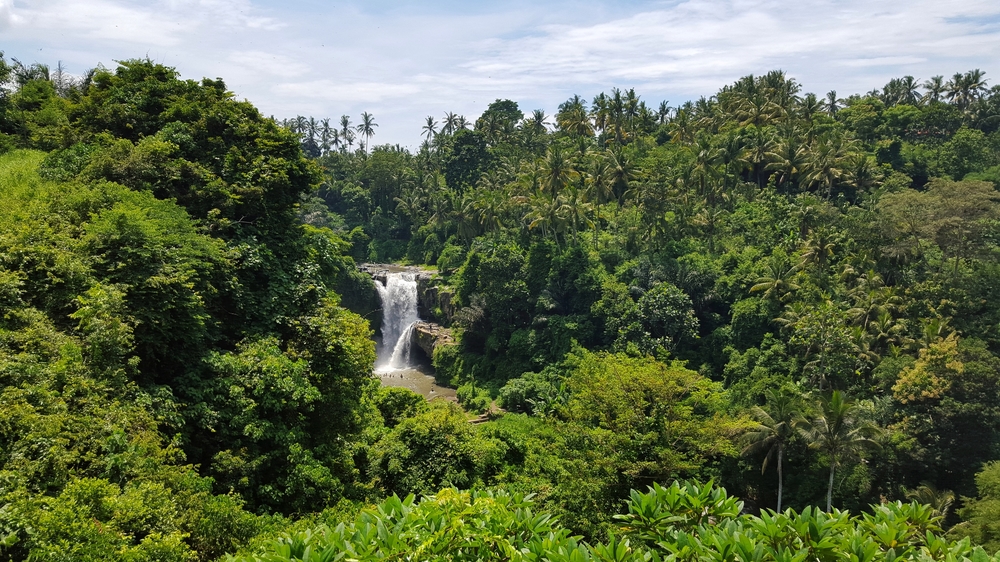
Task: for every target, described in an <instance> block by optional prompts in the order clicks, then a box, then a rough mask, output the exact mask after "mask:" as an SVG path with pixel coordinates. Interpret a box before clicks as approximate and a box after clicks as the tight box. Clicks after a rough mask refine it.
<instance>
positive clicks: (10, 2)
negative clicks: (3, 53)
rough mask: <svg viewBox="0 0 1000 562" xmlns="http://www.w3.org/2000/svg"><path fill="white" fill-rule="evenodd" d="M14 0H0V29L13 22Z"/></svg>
mask: <svg viewBox="0 0 1000 562" xmlns="http://www.w3.org/2000/svg"><path fill="white" fill-rule="evenodd" d="M13 10H14V0H0V30H3V29H7V28H8V27H10V26H11V25H12V24H13V23H14V14H13Z"/></svg>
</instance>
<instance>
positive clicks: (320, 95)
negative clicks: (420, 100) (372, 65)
mask: <svg viewBox="0 0 1000 562" xmlns="http://www.w3.org/2000/svg"><path fill="white" fill-rule="evenodd" d="M273 90H274V92H275V93H277V94H280V95H284V96H289V97H292V98H300V99H301V98H305V99H314V100H321V101H326V102H332V103H355V102H367V103H378V102H381V101H386V100H398V99H401V98H405V97H407V96H412V95H414V94H417V93H419V92H420V91H421V88H420V86H418V85H416V84H393V83H388V82H343V83H341V82H334V81H332V80H314V81H310V82H289V83H284V84H279V85H277V86H275V87H274V89H273Z"/></svg>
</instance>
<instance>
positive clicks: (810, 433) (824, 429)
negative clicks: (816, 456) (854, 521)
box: [796, 390, 882, 511]
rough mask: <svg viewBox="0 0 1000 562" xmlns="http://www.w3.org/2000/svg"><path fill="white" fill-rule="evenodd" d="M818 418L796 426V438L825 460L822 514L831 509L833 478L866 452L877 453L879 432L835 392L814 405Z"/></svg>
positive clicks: (845, 398) (843, 396) (850, 403)
mask: <svg viewBox="0 0 1000 562" xmlns="http://www.w3.org/2000/svg"><path fill="white" fill-rule="evenodd" d="M817 406H818V409H819V415H817V416H816V417H815V418H813V419H812V420H806V419H802V420H800V421H799V422H798V423H797V424H796V426H797V427H796V429H798V431H799V434H800V435H802V437H803V438H805V440H806V441H807V442H808V443H809V447H810V448H812V449H815V450H817V451H819V452H821V453H823V454H824V455H825V456H826V461H827V462H828V463H829V464H830V478H829V481H828V482H827V488H826V510H827V511H830V509H832V508H833V477H834V474H835V472H836V470H837V468H839V467H840V466H842V465H844V464H845V463H847V462H849V461H850V460H852V459H856V458H860V457H861V455H862V453H863V452H864V451H865V450H866V449H877V448H878V447H879V445H878V443H877V442H876V441H875V440H876V439H877V438H878V437H879V436H880V435H881V433H882V432H881V430H880V429H879V428H878V427H877V426H875V425H874V424H872V423H870V422H868V421H865V420H863V419H861V417H860V416H859V412H858V406H857V403H855V402H854V401H853V400H849V399H848V398H847V397H846V396H845V395H844V393H842V392H841V391H839V390H835V391H833V393H832V394H831V395H830V397H829V399H828V400H820V402H819V404H818V405H817Z"/></svg>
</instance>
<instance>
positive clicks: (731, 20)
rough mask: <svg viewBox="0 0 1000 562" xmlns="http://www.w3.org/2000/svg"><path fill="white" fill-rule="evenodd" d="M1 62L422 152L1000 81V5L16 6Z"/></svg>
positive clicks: (28, 2)
mask: <svg viewBox="0 0 1000 562" xmlns="http://www.w3.org/2000/svg"><path fill="white" fill-rule="evenodd" d="M0 50H3V51H4V52H5V54H6V56H7V57H15V58H18V59H19V60H21V61H24V62H36V61H37V62H44V63H47V64H50V65H51V66H55V64H56V62H57V61H60V60H61V61H62V62H63V64H64V66H66V67H67V69H68V70H69V71H70V72H71V73H80V72H82V71H84V70H85V69H87V68H90V67H93V66H95V65H96V64H97V63H103V64H104V65H105V66H113V65H114V61H115V60H121V59H127V58H136V57H145V56H148V57H150V58H151V59H153V60H156V61H158V62H162V63H164V64H167V65H170V66H174V67H176V68H177V69H178V70H179V71H180V72H181V74H182V75H183V76H184V77H186V78H201V77H203V76H209V77H213V78H214V77H222V78H224V79H225V80H226V83H227V85H228V86H229V88H230V89H231V90H233V91H234V92H236V94H237V95H238V96H239V97H240V98H246V99H249V100H250V101H252V102H253V103H255V104H256V105H257V106H258V107H260V108H261V110H262V111H263V112H264V113H265V114H268V115H272V114H273V115H275V116H277V117H285V116H294V115H296V114H304V115H313V116H316V117H324V116H329V117H333V118H338V117H339V116H340V115H341V114H344V113H346V114H348V115H351V116H352V118H353V119H354V120H355V121H356V120H357V119H358V115H360V113H361V112H362V111H369V112H371V113H373V114H374V115H375V120H376V122H377V123H378V124H379V127H378V129H377V130H376V136H375V139H374V141H373V142H376V143H385V142H390V143H400V144H404V145H407V146H415V145H416V144H417V143H418V142H419V140H420V127H421V125H422V124H423V121H424V117H425V116H426V115H434V116H436V117H437V118H438V119H439V120H440V117H441V116H442V115H443V114H444V113H445V112H446V111H454V112H456V113H461V114H464V115H466V116H467V117H469V118H474V117H475V116H477V115H478V114H479V113H480V112H482V110H483V109H484V108H485V107H486V105H487V104H488V103H489V102H491V101H493V100H494V99H496V98H510V99H513V100H515V101H517V102H518V103H519V104H520V106H521V108H522V110H525V111H531V110H532V109H536V108H541V109H544V110H545V111H546V113H548V114H552V113H554V112H555V110H556V107H557V106H558V104H559V103H560V102H562V101H564V100H565V99H566V98H568V97H569V96H571V95H573V94H580V95H582V96H584V97H586V98H588V99H590V98H592V97H593V96H594V95H595V94H597V93H598V92H600V91H604V90H609V89H610V88H612V87H615V86H618V87H622V88H629V87H634V88H636V91H637V92H638V93H639V94H640V96H641V97H642V99H645V100H646V101H647V103H649V104H650V105H653V106H656V105H658V104H659V102H660V101H661V100H669V101H670V102H671V105H674V104H676V103H679V102H682V101H685V100H688V99H694V98H697V97H698V96H701V95H711V94H712V93H714V92H715V91H717V90H718V88H719V87H721V86H722V85H724V84H726V83H729V82H732V81H733V80H735V79H737V78H739V77H740V76H742V75H745V74H750V73H753V74H760V73H764V72H767V71H768V70H772V69H775V68H780V69H783V70H785V71H786V72H787V73H788V74H789V75H790V76H793V77H795V78H796V79H797V80H798V81H799V82H800V83H802V84H803V87H804V90H805V91H812V92H816V93H817V94H819V95H823V94H825V93H826V92H827V91H828V90H830V89H833V88H836V89H837V90H838V92H839V93H840V94H841V95H842V96H843V95H846V94H849V93H856V92H864V91H867V90H870V89H872V88H874V87H879V86H881V85H882V84H884V83H885V82H886V81H888V79H890V78H893V77H897V76H903V75H906V74H910V75H913V76H915V77H916V78H918V79H920V80H924V79H927V78H929V77H930V76H932V75H936V74H943V75H945V77H948V76H950V75H951V74H953V73H955V72H959V71H965V70H969V69H972V68H981V69H983V70H985V71H986V77H987V78H990V79H992V80H991V81H990V84H1000V64H998V61H1000V2H998V1H996V0H952V1H947V2H945V1H941V0H909V1H898V0H891V1H890V0H836V1H830V0H798V1H789V0H780V1H779V0H770V1H768V0H681V1H669V2H652V1H645V2H644V1H633V2H625V1H613V0H608V1H597V0H591V1H579V2H560V1H557V2H544V1H539V0H535V1H529V0H510V1H505V2H500V1H480V2H469V1H459V0H438V1H434V2H417V1H413V0H411V1H389V0H373V1H367V2H360V1H335V2H322V1H319V0H300V1H285V2H282V1H277V0H146V1H137V0H0Z"/></svg>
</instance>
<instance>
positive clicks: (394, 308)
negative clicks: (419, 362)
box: [375, 272, 420, 373]
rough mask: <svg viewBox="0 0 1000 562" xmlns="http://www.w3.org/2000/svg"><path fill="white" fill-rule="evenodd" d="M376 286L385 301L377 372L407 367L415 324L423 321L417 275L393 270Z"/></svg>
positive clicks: (380, 296)
mask: <svg viewBox="0 0 1000 562" xmlns="http://www.w3.org/2000/svg"><path fill="white" fill-rule="evenodd" d="M375 288H376V289H377V290H378V296H379V298H380V299H381V300H382V341H381V342H380V343H379V345H378V347H377V349H376V350H375V352H376V358H375V372H376V373H388V372H392V371H397V370H400V369H406V368H407V367H409V366H410V365H411V363H410V347H411V346H412V343H413V326H414V324H416V323H417V321H418V320H420V317H419V315H418V313H417V280H416V277H415V276H414V274H412V273H407V272H390V273H388V274H386V278H385V284H384V285H383V284H382V283H379V282H378V281H376V282H375Z"/></svg>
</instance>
